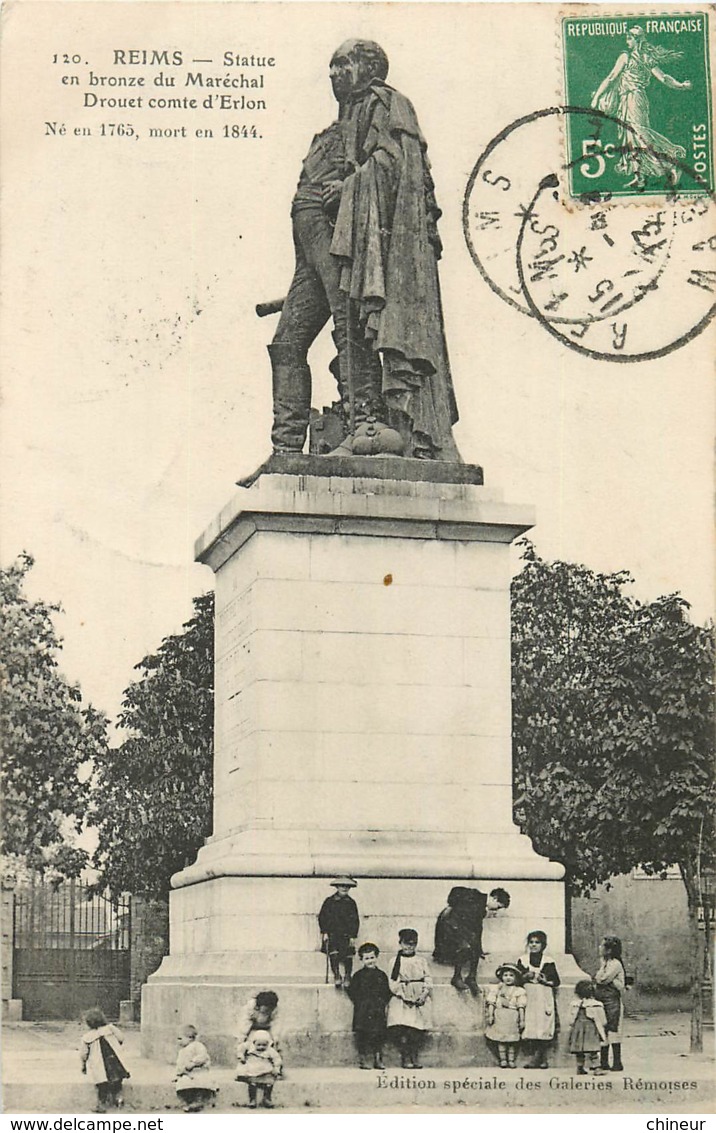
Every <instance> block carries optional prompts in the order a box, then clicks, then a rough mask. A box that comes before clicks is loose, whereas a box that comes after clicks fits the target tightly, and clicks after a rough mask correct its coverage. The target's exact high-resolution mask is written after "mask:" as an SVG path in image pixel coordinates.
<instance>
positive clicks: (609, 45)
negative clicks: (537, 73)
mask: <svg viewBox="0 0 716 1133" xmlns="http://www.w3.org/2000/svg"><path fill="white" fill-rule="evenodd" d="M708 30H709V29H708V16H707V14H706V13H705V12H677V13H674V12H673V11H672V12H669V10H668V9H666V10H661V11H660V12H657V13H655V14H651V15H643V14H642V15H638V16H630V15H629V14H628V13H625V14H624V15H621V14H614V13H612V14H610V15H608V16H583V17H565V18H564V19H563V20H562V44H563V54H564V78H565V93H566V102H567V105H568V107H569V108H570V109H572V110H574V111H575V112H573V113H569V114H567V115H566V120H567V130H566V137H567V165H568V169H569V187H570V192H571V194H572V195H573V196H575V197H581V196H583V195H584V194H594V193H595V192H597V193H610V194H611V195H612V196H619V197H632V196H641V195H643V194H649V195H654V194H662V195H665V194H667V193H669V194H671V193H678V194H686V195H688V196H694V195H696V194H705V193H709V192H710V191H712V190H713V188H714V166H713V133H712V121H711V83H710V70H709V45H708ZM589 111H591V112H589Z"/></svg>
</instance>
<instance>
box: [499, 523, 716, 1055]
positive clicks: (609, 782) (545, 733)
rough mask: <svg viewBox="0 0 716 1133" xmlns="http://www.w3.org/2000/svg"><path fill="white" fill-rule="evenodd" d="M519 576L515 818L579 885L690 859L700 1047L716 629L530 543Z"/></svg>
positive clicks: (621, 579)
mask: <svg viewBox="0 0 716 1133" xmlns="http://www.w3.org/2000/svg"><path fill="white" fill-rule="evenodd" d="M523 559H524V564H525V565H524V568H523V570H522V571H521V573H520V574H519V575H518V576H517V577H516V578H515V580H514V582H513V586H512V651H513V653H512V705H513V752H514V786H515V800H514V805H515V817H516V820H517V821H518V823H519V825H520V827H521V828H522V830H523V831H524V832H525V833H526V834H528V835H529V836H530V838H531V839H532V841H533V844H534V846H535V848H536V849H537V850H538V851H539V852H540V853H542V854H544V855H546V856H548V857H550V858H553V859H556V860H557V861H561V862H563V863H564V865H565V867H566V870H567V878H568V883H569V885H570V888H571V891H572V892H573V893H580V892H582V893H584V892H587V891H589V890H590V889H592V888H594V886H595V885H597V884H598V883H600V882H604V881H608V880H609V878H610V877H613V876H614V875H616V874H620V873H628V872H630V871H631V870H632V869H634V867H636V866H640V867H642V868H643V869H645V870H646V871H647V872H649V873H653V874H658V873H661V872H663V871H664V870H665V869H666V868H667V867H668V866H671V865H678V867H679V870H680V872H681V877H682V879H683V882H684V885H685V887H686V894H687V899H688V915H689V926H690V935H691V983H692V1026H691V1042H692V1048H694V1049H701V1046H702V1017H703V996H702V986H703V980H704V973H705V970H706V968H707V966H708V963H709V955H708V954H709V945H708V937H709V933H708V914H707V916H706V917H705V920H704V931H703V932H702V931H701V930H700V928H699V912H700V911H701V909H703V908H704V907H706V908H708V905H709V903H710V901H712V900H713V896H712V894H711V895H710V896H709V894H708V886H707V884H706V878H707V877H708V876H709V875H710V877H711V878H713V869H714V864H715V862H714V847H715V845H716V843H715V840H714V833H715V831H714V804H715V803H716V785H715V780H714V736H713V719H714V629H713V626H706V627H702V626H698V625H694V624H693V623H692V622H690V621H689V618H688V604H687V603H686V602H685V601H684V599H683V598H681V597H680V596H679V595H678V594H669V595H666V596H664V597H661V598H658V599H657V600H656V601H654V602H650V603H648V604H642V603H640V602H638V601H637V600H636V599H635V598H634V597H633V596H632V595H631V594H630V593H629V590H628V588H629V586H630V585H631V582H632V579H631V577H630V575H629V574H627V573H626V572H624V571H620V572H618V573H617V574H611V575H604V574H597V573H595V572H594V571H591V570H588V569H587V568H586V567H584V566H578V565H575V564H572V563H564V562H554V563H547V562H544V561H543V560H542V559H540V558H539V556H538V555H537V553H536V552H535V549H534V547H533V546H532V544H530V543H529V542H527V541H525V543H524V553H523Z"/></svg>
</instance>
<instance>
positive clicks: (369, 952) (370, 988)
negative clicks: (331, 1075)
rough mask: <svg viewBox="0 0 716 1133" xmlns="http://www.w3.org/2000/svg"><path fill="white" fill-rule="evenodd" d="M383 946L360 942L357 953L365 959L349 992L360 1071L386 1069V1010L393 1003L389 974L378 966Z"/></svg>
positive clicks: (354, 977)
mask: <svg viewBox="0 0 716 1133" xmlns="http://www.w3.org/2000/svg"><path fill="white" fill-rule="evenodd" d="M379 955H380V949H379V948H378V946H377V944H370V943H366V944H361V946H360V948H359V949H358V956H359V957H360V959H361V960H362V961H363V967H362V968H359V969H358V971H357V972H356V974H355V975H354V976H353V979H352V981H351V985H350V988H349V990H348V994H349V996H350V997H351V999H352V1001H353V1031H354V1032H355V1037H356V1046H357V1047H358V1056H359V1059H360V1068H361V1070H370V1068H371V1064H370V1060H371V1059H372V1060H373V1066H374V1068H375V1069H376V1070H385V1066H384V1065H383V1043H384V1042H385V1033H386V1022H385V1013H386V1010H387V1008H388V1003H389V1002H390V995H391V992H390V984H389V983H388V977H387V975H386V974H385V972H383V971H382V970H381V969H380V968H379V967H378V966H377V965H378V957H379Z"/></svg>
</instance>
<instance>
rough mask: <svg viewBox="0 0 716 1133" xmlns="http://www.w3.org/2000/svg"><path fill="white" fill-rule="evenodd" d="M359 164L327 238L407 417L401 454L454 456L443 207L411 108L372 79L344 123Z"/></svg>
mask: <svg viewBox="0 0 716 1133" xmlns="http://www.w3.org/2000/svg"><path fill="white" fill-rule="evenodd" d="M346 133H347V140H348V144H347V153H348V156H349V158H351V155H352V154H353V155H354V156H353V158H352V160H354V161H355V164H356V166H357V168H356V171H355V172H354V173H352V174H350V175H349V176H348V177H347V178H346V180H345V182H344V187H343V192H342V196H341V203H340V208H339V211H338V216H337V218H336V226H335V231H334V235H333V241H332V244H331V252H332V253H333V255H335V256H338V257H340V259H341V261H342V264H343V272H342V278H341V286H342V288H343V290H345V291H346V292H347V293H348V294H349V295H350V297H351V299H352V300H354V302H355V310H356V311H357V322H358V329H359V331H360V333H362V334H363V335H364V336H365V338H366V339H368V340H369V341H370V342H372V344H373V346H374V348H375V349H376V350H379V351H381V353H382V357H383V393H384V396H385V399H386V402H387V404H388V405H389V406H390V408H391V409H392V410H394V411H397V412H402V413H403V414H405V415H406V416H407V418H408V419H409V422H410V428H411V436H412V449H411V452H410V453H409V454H408V455H430V456H432V457H434V458H437V459H440V460H452V461H455V460H459V459H460V457H459V454H458V452H457V448H456V447H455V442H454V440H453V439H452V433H451V428H450V427H451V425H452V424H454V423H455V421H457V419H458V412H457V405H456V402H455V395H454V391H453V385H452V378H451V375H450V364H449V361H448V355H447V347H446V343H445V333H444V328H443V315H442V304H441V301H440V286H439V281H438V272H437V257H438V256H439V254H440V241H439V239H438V236H437V228H436V221H437V218H438V217H439V215H440V210H439V209H438V207H437V205H436V203H435V198H434V195H433V182H432V178H431V175H430V165H429V162H428V159H427V152H426V145H425V141H424V139H423V137H422V134H421V132H420V127H419V126H418V120H417V118H416V115H415V111H414V109H413V107H412V105H411V103H410V102H409V101H408V99H407V98H405V97H404V96H403V95H402V94H400V93H399V92H398V91H396V90H393V89H392V88H391V87H388V86H386V85H385V83H381V82H379V81H377V80H375V81H374V82H373V83H372V84H371V87H370V89H369V90H368V92H366V93H365V94H364V96H363V97H362V99H361V100H360V102H359V103H357V104H356V106H355V107H354V108H353V110H352V114H349V115H348V117H347V121H346Z"/></svg>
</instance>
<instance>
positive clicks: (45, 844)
mask: <svg viewBox="0 0 716 1133" xmlns="http://www.w3.org/2000/svg"><path fill="white" fill-rule="evenodd" d="M32 565H33V559H32V558H31V556H30V555H28V554H26V553H23V554H21V555H20V556H19V558H18V559H17V560H16V562H14V563H13V564H12V565H11V566H10V567H8V568H7V569H2V570H0V612H1V615H2V616H1V617H0V681H1V683H2V699H1V701H0V734H2V737H3V761H2V768H1V769H0V781H1V782H2V791H3V831H2V843H1V845H2V852H3V854H4V855H5V856H6V859H7V858H9V859H11V860H12V859H14V860H15V861H16V862H17V863H18V864H19V865H20V867H21V868H22V869H28V870H31V871H38V872H40V873H42V874H45V875H49V876H53V875H54V876H55V877H58V878H59V877H76V876H77V875H78V874H79V873H80V871H81V870H82V868H83V866H84V865H85V863H86V861H87V857H88V855H87V853H86V852H85V851H84V850H82V849H80V848H78V847H77V846H76V845H75V844H74V840H75V836H76V835H77V834H78V833H79V832H80V830H81V829H82V825H83V818H84V815H85V811H86V808H87V802H88V785H87V778H88V768H89V764H90V762H91V761H92V760H94V759H97V758H98V757H99V756H100V755H101V754H102V753H103V752H104V751H105V748H106V727H107V722H106V719H105V717H104V716H103V715H102V714H101V713H99V712H97V711H95V709H94V708H92V707H91V706H86V707H83V705H82V694H81V692H80V690H79V688H78V687H77V686H76V685H71V684H68V682H67V681H66V680H65V678H64V677H63V676H62V674H61V673H60V671H59V669H58V661H57V654H58V653H59V651H60V647H61V641H60V638H59V637H58V635H57V632H56V630H55V627H54V625H53V622H52V615H53V614H55V613H58V612H59V610H60V607H59V606H58V605H53V604H49V603H47V602H31V601H30V600H29V599H28V598H27V597H26V595H25V593H24V582H25V577H26V575H27V573H28V571H29V570H30V569H31V567H32ZM85 765H87V766H86V767H85ZM85 772H86V773H85Z"/></svg>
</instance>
